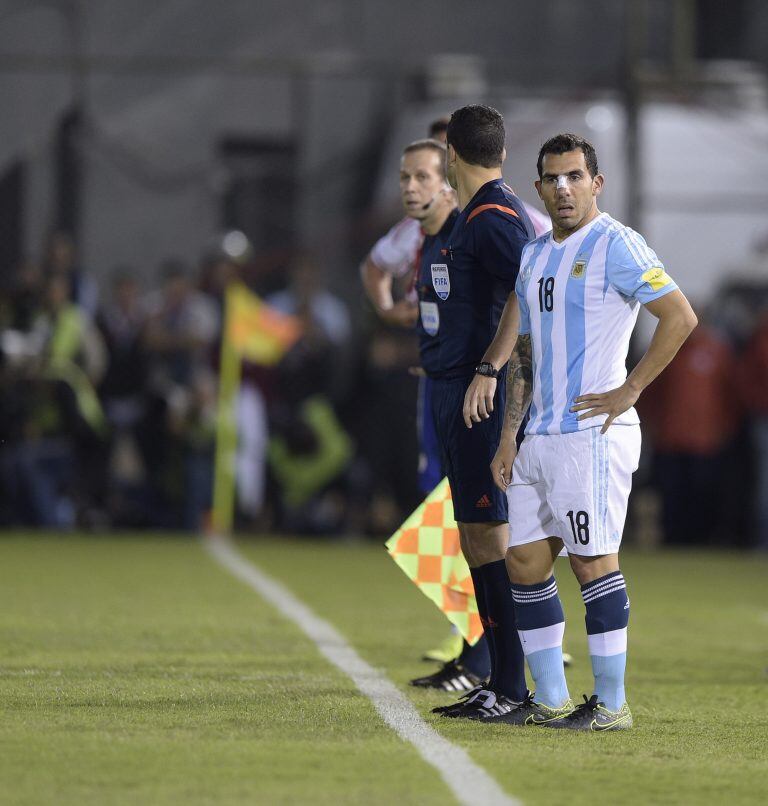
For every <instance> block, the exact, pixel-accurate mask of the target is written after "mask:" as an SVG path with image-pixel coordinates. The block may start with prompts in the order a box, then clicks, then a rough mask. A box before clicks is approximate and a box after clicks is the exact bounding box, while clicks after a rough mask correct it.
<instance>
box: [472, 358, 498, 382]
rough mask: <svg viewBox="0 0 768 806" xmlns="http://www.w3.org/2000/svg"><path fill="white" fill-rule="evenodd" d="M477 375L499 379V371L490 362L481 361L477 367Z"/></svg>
mask: <svg viewBox="0 0 768 806" xmlns="http://www.w3.org/2000/svg"><path fill="white" fill-rule="evenodd" d="M475 375H484V376H485V377H486V378H498V377H499V371H498V370H497V369H496V367H494V366H493V364H491V362H490V361H481V362H480V363H479V364H478V365H477V366H476V367H475Z"/></svg>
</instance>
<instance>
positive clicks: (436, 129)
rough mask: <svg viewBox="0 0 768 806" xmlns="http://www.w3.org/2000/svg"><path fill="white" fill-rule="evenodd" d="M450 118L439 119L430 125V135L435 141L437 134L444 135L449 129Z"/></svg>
mask: <svg viewBox="0 0 768 806" xmlns="http://www.w3.org/2000/svg"><path fill="white" fill-rule="evenodd" d="M449 120H450V118H438V119H437V120H433V121H432V123H430V124H429V130H428V134H429V136H430V137H431V138H433V139H434V137H435V135H436V134H443V133H444V132H445V131H446V130H447V129H448V121H449Z"/></svg>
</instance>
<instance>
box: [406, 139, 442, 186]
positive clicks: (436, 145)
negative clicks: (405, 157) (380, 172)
mask: <svg viewBox="0 0 768 806" xmlns="http://www.w3.org/2000/svg"><path fill="white" fill-rule="evenodd" d="M424 150H432V151H435V152H437V155H438V156H439V157H440V159H439V160H438V162H439V163H440V176H441V177H442V178H443V179H445V178H446V174H445V152H446V151H447V150H448V149H447V148H446V147H445V146H444V145H443V144H442V143H441V142H440V141H439V140H431V139H429V138H428V139H426V140H414V141H413V142H412V143H409V144H408V145H407V146H406V147H405V148H404V149H403V154H410V153H411V152H413V151H424Z"/></svg>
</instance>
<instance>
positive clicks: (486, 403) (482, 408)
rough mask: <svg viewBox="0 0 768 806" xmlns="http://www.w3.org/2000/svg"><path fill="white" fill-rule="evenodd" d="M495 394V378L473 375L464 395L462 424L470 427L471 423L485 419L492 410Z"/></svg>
mask: <svg viewBox="0 0 768 806" xmlns="http://www.w3.org/2000/svg"><path fill="white" fill-rule="evenodd" d="M495 394H496V378H489V377H487V376H486V375H475V377H474V378H472V383H470V384H469V388H468V389H467V393H466V394H465V395H464V408H463V409H462V414H463V415H464V424H465V425H466V426H467V428H472V423H479V422H480V421H481V420H487V419H488V418H489V417H490V416H491V412H492V411H493V396H494V395H495Z"/></svg>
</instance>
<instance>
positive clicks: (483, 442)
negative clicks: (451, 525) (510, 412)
mask: <svg viewBox="0 0 768 806" xmlns="http://www.w3.org/2000/svg"><path fill="white" fill-rule="evenodd" d="M472 378H473V376H469V377H465V378H455V379H450V380H446V379H441V378H435V379H432V401H431V402H432V414H433V417H434V422H435V430H436V432H437V441H438V444H439V446H440V456H441V461H442V464H443V468H444V470H445V472H446V475H447V476H448V481H449V482H450V485H451V497H452V498H453V511H454V516H455V518H456V520H457V521H459V522H461V523H489V522H492V521H504V522H506V521H507V497H506V495H505V494H504V493H503V492H501V490H499V488H498V487H497V486H496V485H495V484H494V483H493V478H492V476H491V469H490V465H491V461H492V460H493V457H494V454H495V453H496V448H497V447H498V445H499V440H500V438H501V426H502V422H503V419H504V399H505V386H506V379H505V375H504V373H502V374H500V375H499V379H498V382H497V384H496V395H495V397H494V401H493V412H492V413H491V416H490V417H489V418H488V419H487V420H481V421H480V422H479V423H472V428H467V426H466V425H465V424H464V417H463V416H462V409H463V407H464V395H465V393H466V391H467V388H468V387H469V384H470V383H471V381H472Z"/></svg>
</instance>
